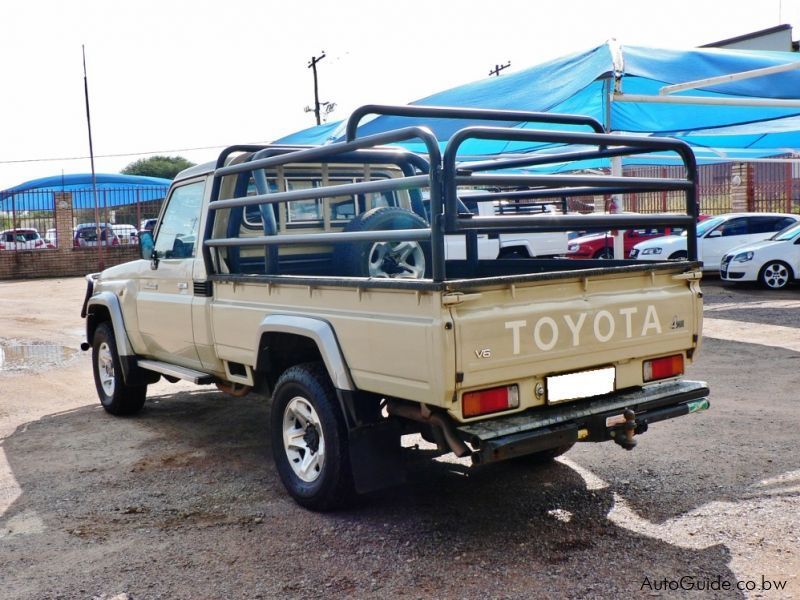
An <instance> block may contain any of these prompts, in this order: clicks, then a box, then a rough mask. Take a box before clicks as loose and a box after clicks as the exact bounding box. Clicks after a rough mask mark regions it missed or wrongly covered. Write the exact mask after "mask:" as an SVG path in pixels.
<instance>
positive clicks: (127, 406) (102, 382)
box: [92, 321, 147, 415]
mask: <svg viewBox="0 0 800 600" xmlns="http://www.w3.org/2000/svg"><path fill="white" fill-rule="evenodd" d="M92 372H93V373H94V385H95V388H96V389H97V396H98V397H99V398H100V404H102V405H103V408H104V409H106V412H109V413H111V414H112V415H132V414H134V413H137V412H139V411H140V410H141V409H142V406H144V401H145V398H146V396H147V386H146V385H136V386H134V385H127V384H126V383H125V381H124V380H123V378H122V366H121V365H120V362H119V354H118V353H117V340H116V337H115V336H114V328H113V327H112V325H111V323H109V322H107V321H106V322H105V323H101V324H100V325H98V326H97V329H95V332H94V338H93V339H92Z"/></svg>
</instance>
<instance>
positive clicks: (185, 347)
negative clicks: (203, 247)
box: [136, 180, 204, 368]
mask: <svg viewBox="0 0 800 600" xmlns="http://www.w3.org/2000/svg"><path fill="white" fill-rule="evenodd" d="M203 190H204V182H203V181H202V180H201V181H195V182H190V183H187V184H186V185H182V186H179V187H176V188H173V189H172V192H171V193H170V196H169V198H167V205H166V209H165V210H164V212H163V214H162V217H161V221H160V223H159V225H158V229H157V230H156V232H155V247H154V250H155V253H156V255H155V256H156V258H155V260H154V261H153V266H154V267H155V268H153V269H151V270H150V271H149V272H147V273H145V274H144V275H143V276H142V277H141V278H140V279H139V290H138V291H137V300H136V302H137V313H138V317H139V330H140V331H141V334H142V337H143V338H144V341H145V343H146V345H147V353H148V354H150V355H153V356H155V357H156V358H159V359H161V360H164V361H167V362H171V363H176V364H181V365H183V366H187V367H196V368H200V359H199V357H198V355H197V350H196V349H195V344H194V334H193V329H192V297H193V286H192V268H193V266H194V257H195V255H196V254H197V253H198V250H197V246H198V239H199V224H200V211H201V207H202V202H203Z"/></svg>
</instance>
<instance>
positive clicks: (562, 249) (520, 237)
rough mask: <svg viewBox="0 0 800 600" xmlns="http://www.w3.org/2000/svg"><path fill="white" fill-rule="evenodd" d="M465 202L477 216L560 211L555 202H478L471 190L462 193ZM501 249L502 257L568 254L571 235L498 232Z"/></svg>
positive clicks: (553, 232) (544, 214)
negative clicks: (471, 197)
mask: <svg viewBox="0 0 800 600" xmlns="http://www.w3.org/2000/svg"><path fill="white" fill-rule="evenodd" d="M461 201H462V202H463V203H464V205H465V206H466V207H467V209H469V211H470V212H472V213H473V214H475V215H479V216H481V217H494V216H497V215H505V214H520V215H521V214H524V215H526V216H536V215H541V216H547V215H555V214H557V213H558V211H557V209H556V207H555V206H553V205H552V204H545V205H542V204H538V205H537V204H514V203H510V202H505V201H500V202H476V201H474V200H472V201H471V200H470V197H469V192H461ZM498 239H499V242H500V252H499V256H498V258H534V257H542V256H561V255H563V254H566V252H567V245H568V243H569V236H568V234H567V232H566V231H541V232H527V233H518V232H509V233H500V234H498Z"/></svg>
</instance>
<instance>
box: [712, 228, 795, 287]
mask: <svg viewBox="0 0 800 600" xmlns="http://www.w3.org/2000/svg"><path fill="white" fill-rule="evenodd" d="M798 274H800V222H799V223H796V224H794V225H792V226H791V227H788V228H787V229H784V230H783V231H779V232H778V233H776V234H775V235H773V236H772V237H770V238H768V239H766V240H762V241H760V242H755V243H752V244H744V245H743V246H737V247H736V248H734V249H733V250H731V251H730V252H728V253H727V254H726V255H725V256H723V257H722V264H721V265H720V269H719V276H720V278H722V279H723V280H724V281H758V282H759V283H761V285H763V286H764V287H765V288H768V289H771V290H780V289H783V288H785V287H786V286H787V285H788V284H789V282H790V281H792V280H795V279H797V278H798Z"/></svg>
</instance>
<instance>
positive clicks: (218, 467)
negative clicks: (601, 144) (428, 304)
mask: <svg viewBox="0 0 800 600" xmlns="http://www.w3.org/2000/svg"><path fill="white" fill-rule="evenodd" d="M704 289H705V292H706V303H707V310H708V316H709V317H713V318H714V319H720V320H725V321H726V322H730V321H734V322H744V323H745V324H746V323H755V324H764V325H773V326H774V325H779V326H782V327H780V328H776V329H775V330H774V331H776V332H779V333H775V334H774V338H775V339H774V340H773V342H774V343H773V342H770V341H769V340H767V342H766V343H765V341H764V339H763V337H764V336H763V335H761V336H760V337H759V343H758V344H755V343H751V342H748V336H749V335H750V334H749V333H748V332H751V331H753V328H754V327H755V326H751V327H749V328H748V327H746V325H742V326H741V332H742V333H741V339H735V340H733V341H732V340H730V339H728V338H730V337H731V336H730V335H728V334H726V335H723V334H721V333H718V334H717V335H718V336H719V337H714V336H715V330H714V329H715V327H709V328H708V331H707V332H706V333H707V336H706V339H705V341H704V346H703V350H702V353H701V355H700V358H699V360H698V362H697V363H696V364H695V365H694V366H693V367H692V368H691V371H690V373H689V375H690V376H691V377H694V378H698V379H706V380H708V381H709V383H710V386H711V389H712V396H711V402H712V408H711V410H709V411H707V412H706V413H702V414H698V415H692V416H688V417H685V418H680V419H676V420H673V421H669V422H666V423H661V424H658V425H655V426H653V428H652V429H651V431H649V432H648V433H647V434H645V435H644V436H642V437H641V438H640V442H639V445H638V447H637V448H636V449H635V450H634V451H633V452H625V451H624V450H622V449H620V448H618V447H616V446H615V445H610V444H603V445H595V444H591V445H590V444H579V445H578V446H576V447H575V448H574V449H573V450H572V451H570V452H569V453H568V454H567V455H566V456H565V457H563V458H562V459H559V460H558V461H556V462H554V463H553V464H551V465H547V466H545V467H541V468H533V467H530V466H527V465H522V464H517V463H512V464H500V465H494V466H491V467H486V468H483V469H478V470H468V469H467V468H466V463H465V462H464V461H457V460H449V461H448V460H440V461H432V462H421V463H420V464H419V465H417V466H416V467H414V468H413V469H412V476H411V481H410V482H409V483H408V484H407V485H405V486H403V487H400V488H396V489H392V490H390V491H387V492H383V493H380V494H376V495H373V496H371V497H369V498H367V499H365V500H364V501H363V502H362V504H361V505H360V506H358V507H356V508H354V509H351V510H348V511H342V512H337V513H333V514H325V515H321V514H315V513H311V512H308V511H305V510H303V509H301V508H299V507H298V506H297V505H295V504H294V503H293V502H292V501H291V500H290V499H289V498H288V497H287V496H286V494H285V493H284V491H283V489H282V488H281V485H280V482H279V481H278V478H277V475H276V472H275V470H274V467H273V465H272V457H271V451H270V447H269V438H268V434H267V432H266V431H265V425H266V421H267V414H268V403H267V402H266V401H265V400H264V399H263V398H257V397H254V396H248V397H246V398H242V399H233V398H229V397H227V396H224V395H222V394H221V393H219V392H217V391H216V390H215V389H214V388H210V387H193V386H191V385H188V384H183V383H179V384H174V385H170V384H167V383H159V384H157V385H154V386H152V387H151V393H150V394H149V401H148V404H147V405H146V407H145V410H144V411H143V412H142V413H141V414H140V415H139V416H137V417H134V418H114V417H111V416H109V415H107V414H105V412H104V411H103V410H102V409H101V408H100V406H99V403H98V402H97V401H96V398H95V392H94V388H93V382H92V377H91V367H90V362H89V357H88V356H87V355H86V354H85V353H76V352H73V353H67V354H68V355H65V356H61V355H58V356H60V358H58V359H57V360H56V359H54V360H52V361H50V362H49V363H46V364H43V365H42V366H40V367H39V368H36V369H26V368H15V369H14V370H0V440H1V441H2V443H1V445H0V590H2V591H1V592H0V596H1V597H2V598H4V599H9V600H11V599H39V598H67V599H72V598H87V599H88V598H101V599H103V600H110V599H111V598H117V599H118V600H127V599H135V600H145V599H156V598H163V599H173V598H175V599H183V598H186V599H189V598H192V599H196V598H320V597H323V598H376V597H381V598H395V597H402V598H453V599H456V598H610V597H623V596H630V595H636V596H641V595H644V596H652V597H663V598H671V597H685V596H687V595H688V596H690V597H698V598H745V597H751V598H760V597H764V598H798V597H800V581H799V580H798V573H800V550H798V548H800V544H799V542H800V525H799V524H798V517H797V515H798V514H800V510H798V509H800V454H798V452H797V440H798V434H797V432H798V430H800V412H798V410H797V389H798V388H800V370H799V369H798V367H800V362H798V359H800V352H798V351H795V350H792V349H789V348H787V347H786V346H787V345H788V346H790V347H791V346H792V342H793V343H795V344H796V343H798V342H800V311H798V310H797V308H798V307H800V295H798V292H799V291H800V290H798V289H797V288H793V289H789V290H787V291H785V292H778V293H769V292H765V291H762V290H759V289H758V288H754V287H744V288H729V287H726V286H725V287H724V286H722V285H720V283H719V281H713V280H712V281H709V282H706V283H705V284H704ZM83 290H84V288H83V281H82V280H80V279H65V280H41V281H33V282H15V283H0V324H2V325H0V347H2V346H8V345H9V344H20V343H23V344H24V343H37V344H39V345H41V344H55V345H58V346H64V347H66V348H71V349H73V350H74V349H76V348H77V347H78V344H79V343H80V341H81V333H82V322H81V320H80V319H79V318H78V314H77V313H78V307H79V306H80V302H81V300H82V296H83ZM23 307H24V308H23ZM728 324H729V323H728ZM786 328H791V329H788V330H787V329H786ZM767 331H768V332H769V331H772V330H769V329H768V330H767ZM787 331H789V332H790V334H791V333H792V332H793V336H792V335H789V336H788V338H787ZM720 338H722V339H720ZM682 577H684V578H686V577H689V578H692V579H684V580H683V583H684V586H686V585H689V584H692V583H693V584H694V585H695V586H698V585H704V586H707V587H708V586H711V587H717V586H723V587H724V586H725V585H729V586H731V587H732V588H733V589H730V590H725V589H705V590H703V591H697V590H695V591H690V592H686V591H679V590H670V589H669V586H670V585H671V584H672V583H673V582H674V584H675V585H677V582H678V581H679V580H680V579H681V578H682ZM665 579H666V581H664V580H665ZM762 581H786V582H787V583H786V588H785V589H784V590H782V591H780V590H775V589H774V586H773V589H770V590H763V589H762V587H765V586H763V585H762ZM750 582H753V583H752V584H751V583H750ZM665 585H666V586H667V589H666V590H665V589H663V588H664V586H665ZM751 585H754V586H755V588H754V589H753V590H751V591H747V590H744V589H736V588H737V586H738V587H741V588H745V587H749V586H751Z"/></svg>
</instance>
